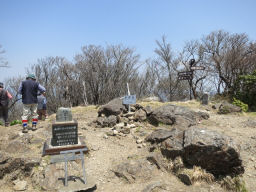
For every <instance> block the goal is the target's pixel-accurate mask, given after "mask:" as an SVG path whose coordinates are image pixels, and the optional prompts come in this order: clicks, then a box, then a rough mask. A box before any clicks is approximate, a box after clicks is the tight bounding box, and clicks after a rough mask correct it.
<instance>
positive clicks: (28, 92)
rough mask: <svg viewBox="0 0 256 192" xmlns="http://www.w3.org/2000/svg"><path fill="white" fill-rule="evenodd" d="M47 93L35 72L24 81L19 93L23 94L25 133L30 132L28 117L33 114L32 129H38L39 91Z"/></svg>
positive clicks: (23, 124)
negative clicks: (37, 79) (37, 80)
mask: <svg viewBox="0 0 256 192" xmlns="http://www.w3.org/2000/svg"><path fill="white" fill-rule="evenodd" d="M38 92H40V93H42V94H45V88H44V87H43V86H42V85H40V84H39V83H38V82H36V77H35V75H34V74H29V75H28V76H27V78H26V80H25V81H22V82H21V84H20V87H19V90H18V93H19V94H21V95H22V103H23V115H22V126H23V130H22V132H23V133H27V132H28V127H27V126H28V117H29V115H32V131H35V130H36V125H37V118H38V115H37V93H38Z"/></svg>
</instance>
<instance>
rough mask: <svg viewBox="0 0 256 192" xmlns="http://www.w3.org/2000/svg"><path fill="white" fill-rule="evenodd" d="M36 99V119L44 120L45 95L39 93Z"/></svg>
mask: <svg viewBox="0 0 256 192" xmlns="http://www.w3.org/2000/svg"><path fill="white" fill-rule="evenodd" d="M37 101H38V105H37V114H38V120H45V119H46V117H47V112H46V97H45V95H43V94H40V95H39V96H38V97H37Z"/></svg>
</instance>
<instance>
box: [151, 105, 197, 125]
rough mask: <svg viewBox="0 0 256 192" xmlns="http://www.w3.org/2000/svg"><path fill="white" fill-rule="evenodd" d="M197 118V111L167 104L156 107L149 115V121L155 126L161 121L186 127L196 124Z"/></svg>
mask: <svg viewBox="0 0 256 192" xmlns="http://www.w3.org/2000/svg"><path fill="white" fill-rule="evenodd" d="M197 118H198V113H197V112H195V111H192V110H190V109H189V108H187V107H182V106H176V105H171V104H169V105H164V106H161V107H158V108H156V109H155V110H154V111H153V113H152V114H151V115H150V116H149V121H150V123H151V124H153V125H156V126H158V125H159V123H163V124H167V125H178V126H180V127H183V128H184V129H186V128H187V127H189V126H192V125H196V119H197Z"/></svg>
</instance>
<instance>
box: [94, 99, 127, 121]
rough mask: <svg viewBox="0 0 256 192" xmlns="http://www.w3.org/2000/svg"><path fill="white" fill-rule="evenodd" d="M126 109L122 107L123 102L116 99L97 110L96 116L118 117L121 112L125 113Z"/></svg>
mask: <svg viewBox="0 0 256 192" xmlns="http://www.w3.org/2000/svg"><path fill="white" fill-rule="evenodd" d="M126 111H127V109H126V108H125V106H124V105H123V100H122V99H120V98H116V99H113V100H111V101H110V102H109V103H107V104H105V105H103V106H101V107H100V108H99V110H98V116H101V115H102V114H104V115H105V116H107V117H108V116H110V115H119V114H121V113H122V112H126Z"/></svg>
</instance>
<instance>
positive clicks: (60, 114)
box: [56, 107, 72, 122]
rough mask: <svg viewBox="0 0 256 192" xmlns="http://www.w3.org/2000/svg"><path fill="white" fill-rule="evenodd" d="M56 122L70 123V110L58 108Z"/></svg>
mask: <svg viewBox="0 0 256 192" xmlns="http://www.w3.org/2000/svg"><path fill="white" fill-rule="evenodd" d="M56 121H58V122H63V121H64V122H65V121H72V113H71V109H70V108H64V107H60V108H59V109H58V111H57V113H56Z"/></svg>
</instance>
